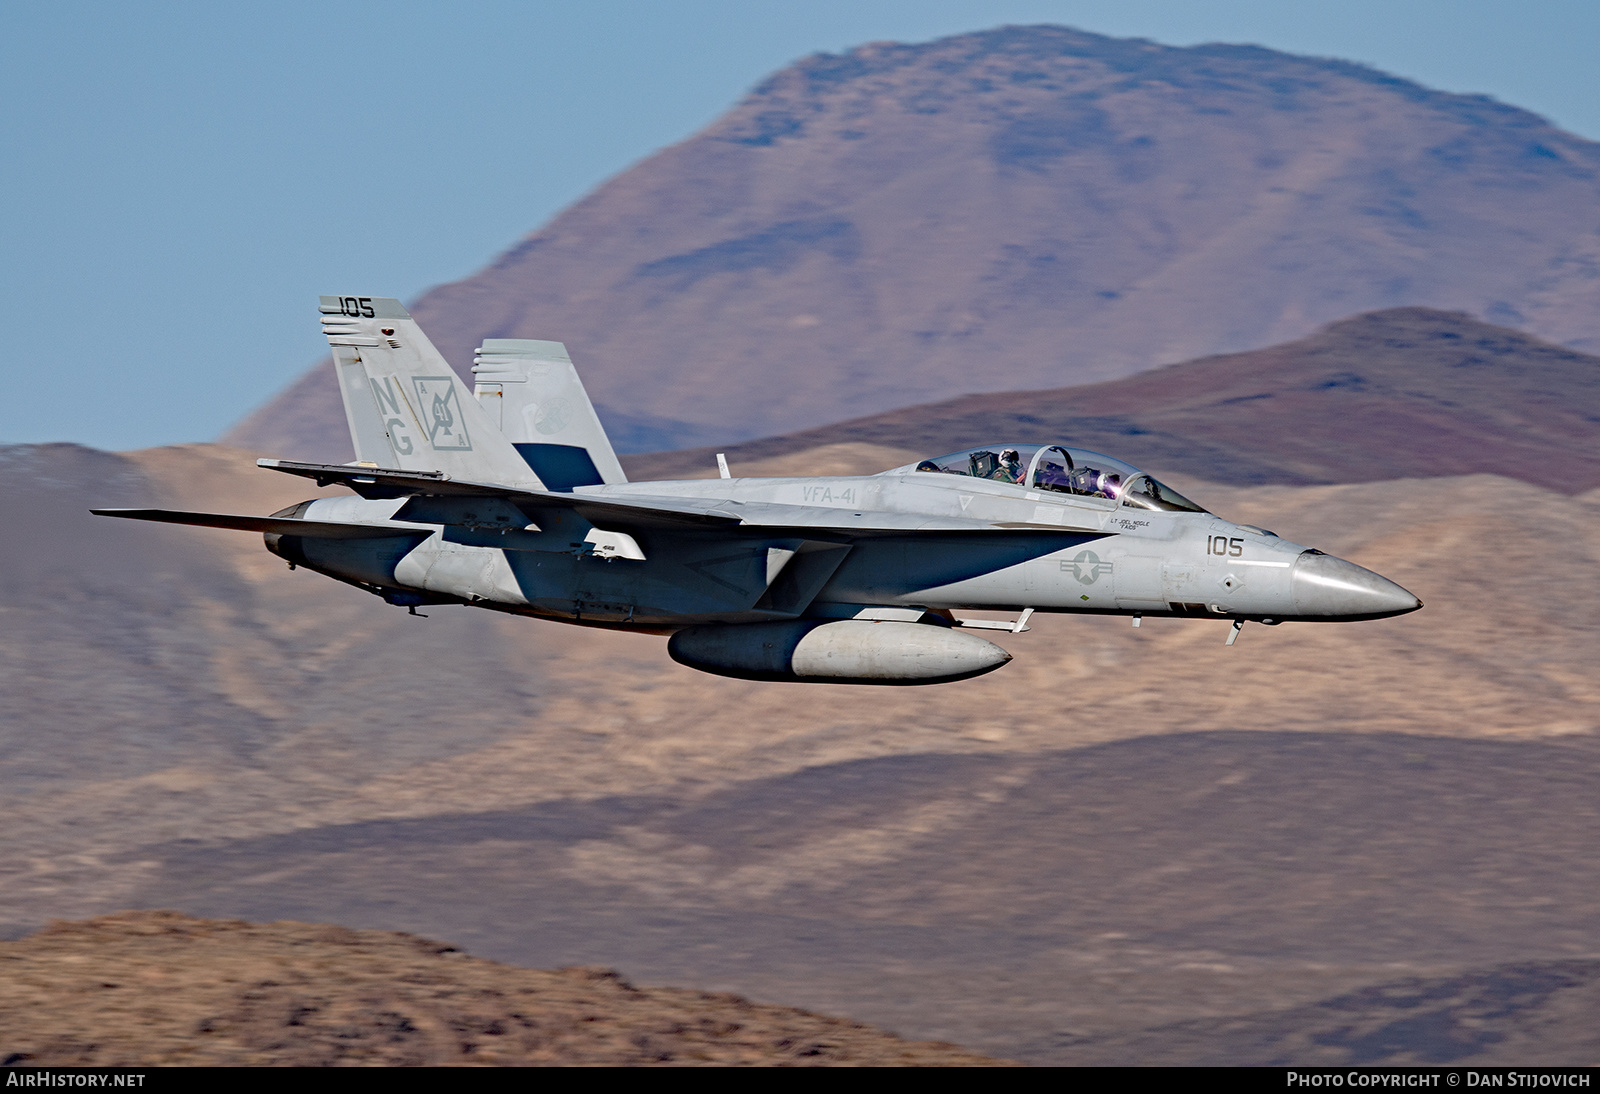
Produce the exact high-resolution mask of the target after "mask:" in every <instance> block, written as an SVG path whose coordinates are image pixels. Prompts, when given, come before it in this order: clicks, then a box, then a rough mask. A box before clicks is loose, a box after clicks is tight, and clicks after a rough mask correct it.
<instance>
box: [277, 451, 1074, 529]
mask: <svg viewBox="0 0 1600 1094" xmlns="http://www.w3.org/2000/svg"><path fill="white" fill-rule="evenodd" d="M256 465H257V466H259V467H264V468H267V469H269V470H272V471H282V472H284V473H285V474H290V475H299V476H302V477H304V478H308V479H315V480H316V482H317V485H318V486H329V485H332V484H334V483H338V484H340V485H342V486H347V487H349V488H350V489H351V490H354V491H355V492H356V493H357V494H360V495H361V496H362V497H364V498H403V497H418V498H427V497H442V498H451V497H457V498H460V497H477V498H500V499H504V500H505V501H508V502H510V503H511V504H513V505H515V506H516V507H517V508H518V509H521V510H523V511H524V512H526V513H528V514H529V516H530V517H532V519H534V520H535V521H536V520H537V519H538V518H537V516H536V515H535V514H537V512H538V510H540V509H571V510H574V511H576V512H577V513H578V515H579V516H581V517H583V518H584V519H585V520H588V521H589V522H590V523H592V524H596V525H606V524H612V525H616V524H620V525H622V526H624V527H626V526H628V525H656V526H660V525H668V526H678V527H683V526H685V525H688V526H695V527H701V528H704V527H705V526H707V525H713V526H717V525H720V526H723V527H730V526H743V527H746V528H762V529H771V530H773V531H777V530H780V529H793V530H796V531H805V532H808V533H821V532H832V533H835V534H838V535H843V536H866V535H895V534H905V533H911V532H947V533H948V532H966V533H975V534H994V533H996V532H1011V533H1013V534H1015V533H1017V532H1035V533H1039V534H1045V535H1063V534H1068V535H1078V536H1082V535H1084V534H1088V535H1091V536H1099V535H1104V534H1106V533H1102V532H1099V531H1098V530H1096V529H1084V528H1070V527H1065V526H1058V525H1044V524H1039V525H1035V524H1019V523H1015V522H1007V523H1003V524H996V523H992V522H989V521H982V520H970V519H967V518H965V517H938V516H931V515H928V514H922V513H889V512H883V511H881V510H871V509H869V510H863V511H862V512H860V513H856V512H853V511H851V510H849V509H838V508H832V507H827V506H813V505H780V504H777V503H772V502H743V501H735V500H732V499H724V498H685V497H668V496H663V495H659V494H624V493H619V492H609V491H608V492H607V493H606V494H604V495H595V494H589V493H578V492H573V493H565V492H561V493H558V492H554V491H548V490H528V489H523V488H520V487H514V486H498V485H495V484H493V483H480V482H465V481H463V480H460V479H452V478H450V477H449V476H448V475H444V474H442V473H441V472H438V471H401V470H397V469H393V468H384V467H359V466H355V467H353V466H351V465H349V464H323V463H296V462H294V461H292V460H257V461H256ZM404 512H405V511H404V510H402V514H403V513H404ZM397 516H400V517H401V519H406V518H405V517H404V516H402V515H401V514H397ZM410 519H414V520H417V521H419V522H422V523H432V521H430V520H429V519H428V517H427V516H425V515H423V514H421V513H418V514H417V515H416V516H414V517H412V518H410Z"/></svg>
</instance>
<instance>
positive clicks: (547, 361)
mask: <svg viewBox="0 0 1600 1094" xmlns="http://www.w3.org/2000/svg"><path fill="white" fill-rule="evenodd" d="M322 326H323V331H324V333H325V334H326V335H327V338H328V342H329V343H330V344H331V345H332V347H333V358H334V370H335V372H336V373H337V375H338V380H339V389H340V392H341V393H342V395H343V397H344V408H345V414H346V416H347V418H348V420H349V423H350V436H351V439H352V440H353V441H354V442H355V451H356V457H357V461H356V462H355V463H353V464H343V465H330V464H312V463H294V462H290V461H287V460H260V461H259V464H260V466H262V467H265V468H269V469H271V470H273V471H281V472H285V473H287V474H290V475H301V476H304V477H306V478H308V479H314V480H316V482H317V484H318V485H319V486H330V485H335V484H337V485H340V486H345V487H348V488H349V489H350V490H351V491H353V492H354V493H355V494H356V495H357V496H355V497H349V496H340V497H324V498H318V499H315V500H312V501H304V502H301V503H300V504H299V505H295V506H291V507H290V508H288V509H285V510H283V511H281V512H278V513H274V514H273V515H272V516H269V517H254V516H230V515H225V514H216V513H184V512H174V511H170V510H162V509H99V510H95V512H97V513H100V514H102V515H105V516H120V517H133V518H137V519H140V520H155V521H166V522H170V523H176V524H197V525H205V526H210V527H216V528H237V529H243V530H248V531H254V532H261V533H265V537H266V545H267V549H268V550H269V551H272V552H273V553H274V554H277V555H278V556H280V557H282V558H284V559H286V560H287V561H288V563H289V565H290V566H291V567H295V566H303V567H305V568H306V569H309V570H316V571H317V572H319V573H322V574H326V575H327V576H329V577H332V578H335V579H337V580H339V581H343V582H345V583H347V584H350V585H354V586H356V587H358V588H361V589H365V590H366V591H368V592H370V593H374V594H376V595H377V596H381V597H382V598H383V599H384V600H386V601H388V602H389V603H391V604H396V605H400V606H403V607H406V608H408V609H410V610H411V611H412V612H413V613H415V612H416V609H417V608H418V607H420V606H423V605H428V604H470V605H475V606H477V607H480V608H492V609H494V610H496V611H503V612H511V613H514V614H517V615H528V616H534V617H537V618H541V619H553V620H559V621H561V622H565V623H580V624H583V625H585V626H594V627H613V628H619V629H624V630H634V631H645V632H648V633H652V634H666V635H671V638H670V640H669V641H668V644H667V649H668V651H669V652H670V653H671V655H672V656H673V657H674V658H675V659H676V660H678V661H679V662H681V663H682V664H685V665H688V666H690V667H691V668H696V669H701V670H703V671H706V672H713V673H720V674H722V675H725V676H738V677H745V678H749V679H756V680H795V681H813V682H829V683H863V684H929V683H937V682H941V681H948V680H960V679H963V678H966V677H970V676H977V675H979V674H981V673H985V672H989V671H991V670H993V669H996V668H999V667H1000V666H1001V665H1003V664H1004V663H1005V662H1007V661H1009V660H1010V659H1011V657H1010V654H1008V653H1007V652H1006V651H1005V650H1003V649H1001V648H1000V647H999V646H997V645H994V644H993V643H991V642H988V641H986V640H984V639H982V638H980V637H978V636H977V635H975V634H973V633H971V630H972V629H973V628H990V629H991V632H992V631H993V630H1005V631H1011V632H1013V633H1015V632H1019V631H1022V630H1025V629H1027V628H1026V623H1027V620H1028V617H1029V616H1030V615H1031V614H1032V613H1034V612H1078V613H1086V614H1099V615H1105V614H1117V615H1127V616H1131V617H1132V618H1133V625H1134V626H1136V627H1137V626H1138V625H1139V623H1140V619H1141V617H1143V616H1182V617H1196V616H1204V617H1214V618H1217V619H1219V620H1229V621H1231V622H1232V628H1231V630H1230V631H1229V632H1228V639H1227V640H1228V644H1229V645H1231V644H1232V643H1233V641H1234V639H1235V638H1236V637H1237V636H1238V634H1239V628H1240V627H1241V626H1242V625H1243V624H1244V622H1245V621H1246V620H1254V621H1257V622H1260V623H1267V624H1277V623H1283V622H1289V621H1317V622H1326V621H1334V620H1358V619H1379V618H1382V617H1384V616H1391V615H1399V614H1401V613H1404V612H1409V611H1414V610H1416V609H1417V608H1419V607H1421V605H1420V603H1419V602H1418V601H1417V598H1416V597H1414V596H1412V595H1411V594H1410V593H1408V592H1406V590H1404V589H1402V588H1401V587H1400V586H1398V585H1396V584H1394V583H1393V582H1391V581H1389V580H1387V579H1385V578H1383V577H1380V576H1379V575H1377V574H1375V573H1372V572H1371V571H1370V570H1364V569H1362V568H1361V567H1360V566H1356V565H1353V564H1351V563H1349V562H1346V561H1344V560H1343V559H1339V558H1335V557H1333V556H1332V555H1326V554H1323V553H1322V552H1321V551H1317V550H1314V549H1311V548H1307V547H1303V546H1301V545H1300V544H1298V543H1290V542H1288V541H1287V540H1284V539H1280V538H1279V537H1278V536H1276V535H1274V534H1273V533H1271V532H1269V531H1266V530H1265V529H1263V528H1256V527H1252V526H1251V525H1247V524H1232V523H1229V522H1228V521H1226V520H1223V519H1222V518H1220V517H1217V516H1214V515H1212V514H1211V513H1208V512H1207V511H1206V510H1205V509H1203V508H1201V507H1200V506H1199V505H1197V504H1195V503H1194V502H1192V501H1190V500H1189V499H1188V498H1185V497H1184V496H1183V495H1181V494H1179V493H1178V492H1177V491H1176V490H1173V489H1172V488H1171V487H1169V486H1166V485H1165V484H1163V483H1161V482H1158V481H1156V479H1154V478H1153V477H1151V476H1150V475H1148V474H1145V473H1144V472H1141V471H1139V470H1138V469H1137V468H1134V467H1130V466H1129V465H1128V464H1126V463H1123V462H1121V461H1120V460H1116V459H1112V458H1111V457H1109V456H1102V455H1100V454H1099V453H1095V452H1086V451H1083V450H1081V449H1078V448H1074V447H1072V446H1071V445H1070V444H1015V443H1006V444H990V445H983V446H981V447H977V448H969V449H966V450H964V451H960V452H955V453H952V454H950V455H947V456H935V457H932V458H930V459H925V460H919V461H918V462H916V463H912V464H907V465H906V466H904V467H897V468H894V469H893V470H891V471H885V472H883V473H882V474H878V475H867V476H860V477H837V478H834V477H824V478H777V479H737V478H730V477H728V472H727V468H726V464H725V463H724V462H723V461H722V460H721V458H720V457H719V463H722V477H721V478H717V479H695V480H685V481H677V482H647V483H639V482H629V481H628V480H627V478H626V476H624V475H623V473H622V467H621V465H620V464H619V463H618V462H617V457H616V455H615V453H614V452H613V451H612V448H611V443H610V441H608V440H607V439H606V435H605V431H604V430H603V429H602V428H601V426H600V421H599V419H598V418H597V417H596V415H595V412H594V408H593V406H592V405H591V404H590V402H589V397H588V395H587V394H586V393H585V392H584V389H583V385H582V383H581V382H580V381H579V379H578V375H577V373H576V372H575V371H574V369H573V367H572V362H571V360H570V359H569V358H568V356H567V351H566V349H565V347H563V346H562V345H561V344H560V343H559V342H540V341H528V340H522V339H491V340H487V341H485V342H484V343H483V345H482V346H481V347H480V348H479V349H478V352H477V358H476V363H475V364H474V365H473V369H472V371H473V373H474V375H475V378H476V385H475V390H474V391H471V392H469V391H468V390H467V388H466V386H465V384H463V383H462V381H461V380H460V379H459V378H458V377H457V376H456V375H455V373H454V372H453V371H452V370H451V368H450V367H449V365H448V364H447V363H446V362H445V360H444V358H443V357H442V356H441V355H440V354H439V352H438V351H437V350H436V349H434V347H433V345H432V344H431V343H430V342H429V341H428V339H427V337H426V336H425V335H424V334H423V333H422V330H421V329H420V328H419V327H418V326H417V324H416V322H415V321H413V320H412V318H411V316H410V315H408V314H407V313H406V311H405V309H404V308H402V307H401V306H400V303H399V302H398V301H396V300H388V299H383V298H379V297H365V296H325V297H323V298H322ZM973 609H979V610H1000V611H1005V612H1012V613H1018V614H1017V617H1016V618H1015V619H1014V620H1013V621H1011V622H1002V621H996V620H978V619H963V618H958V617H957V616H956V615H954V612H957V611H963V610H973Z"/></svg>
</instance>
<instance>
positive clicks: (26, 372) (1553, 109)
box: [0, 0, 1600, 455]
mask: <svg viewBox="0 0 1600 1094" xmlns="http://www.w3.org/2000/svg"><path fill="white" fill-rule="evenodd" d="M1005 23H1060V24H1065V25H1069V26H1076V27H1080V28H1082V29H1085V30H1091V31H1095V32H1098V33H1102V34H1111V35H1118V36H1138V37H1145V38H1151V39H1154V40H1156V41H1159V42H1164V43H1167V44H1170V45H1192V44H1195V43H1198V42H1210V41H1225V42H1253V43H1257V44H1260V45H1265V46H1270V47H1272V48H1275V49H1282V50H1286V51H1289V52H1295V53H1310V54H1317V55H1321V56H1333V57H1343V58H1347V59H1350V60H1355V61H1361V62H1363V63H1366V64H1370V65H1373V66H1375V67H1377V68H1381V69H1384V70H1386V71H1389V72H1392V73H1395V74H1397V75H1401V76H1405V77H1408V78H1411V79H1414V80H1417V81H1419V82H1421V83H1424V84H1427V85H1429V86H1432V87H1437V88H1442V89H1445V90H1450V91H1470V92H1480V93H1484V94H1489V95H1493V96H1495V97H1496V98H1498V99H1501V100H1504V101H1506V102H1510V103H1514V104H1516V105H1518V106H1522V107H1526V108H1528V109H1531V110H1534V111H1537V112H1539V113H1541V114H1544V115H1545V116H1546V117H1549V118H1551V119H1552V120H1554V121H1555V122H1556V123H1557V124H1559V125H1562V126H1563V127H1565V128H1567V129H1569V130H1571V131H1573V132H1575V133H1578V134H1580V135H1582V136H1585V137H1589V138H1591V139H1600V96H1597V95H1596V94H1595V90H1596V88H1595V77H1594V76H1593V74H1592V73H1593V69H1594V65H1595V60H1594V58H1595V56H1596V54H1597V52H1600V51H1597V49H1596V47H1597V46H1600V4H1596V3H1594V2H1593V0H1586V2H1581V3H1580V2H1569V0H1521V2H1520V3H1509V2H1499V0H1494V2H1490V0H1453V2H1435V0H1384V2H1369V0H1340V2H1338V3H1333V2H1321V3H1312V2H1307V0H1273V2H1253V0H1248V2H1247V0H1119V2H1118V3H1116V4H1107V3H1104V2H1100V3H1084V2H1077V0H1053V2H1052V0H1015V2H1010V0H986V2H983V3H974V2H966V0H919V2H911V0H796V2H789V0H743V2H738V3H732V2H726V0H655V2H641V0H584V2H576V0H574V2H561V3H541V2H533V0H525V2H522V3H504V2H487V0H485V2H470V0H463V2H456V3H451V4H448V5H446V4H421V3H403V2H400V3H382V4H380V3H340V2H321V3H299V2H293V0H275V2H273V3H270V4H266V3H262V4H255V3H230V4H216V3H151V4H147V5H130V4H126V3H74V2H71V0H55V2H49V3H45V2H32V0H0V103H4V104H5V105H4V108H3V110H0V201H3V209H4V211H5V212H4V216H3V217H0V260H3V261H0V289H3V291H0V309H3V311H0V324H3V325H0V331H3V335H4V337H3V341H0V369H3V370H4V376H5V379H6V382H7V390H8V392H9V393H10V398H7V399H4V400H0V443H15V442H31V441H58V440H70V441H78V442H82V443H85V444H92V445H95V446H97V447H101V448H112V449H126V448H136V447H143V446H146V445H154V444H168V443H176V442H182V441H199V440H209V439H212V438H214V437H215V436H216V435H217V434H219V433H221V432H222V431H223V430H225V429H226V428H227V427H228V426H229V425H231V424H232V423H233V422H234V421H236V420H238V419H239V418H241V417H243V416H244V415H245V414H246V413H248V412H249V411H250V410H251V409H253V408H254V407H255V406H257V405H259V404H260V403H261V402H263V401H264V400H266V399H267V398H269V397H270V396H271V395H272V394H273V393H275V392H276V391H278V390H279V389H280V388H282V387H283V386H284V385H285V384H287V383H288V382H289V381H290V380H292V379H293V378H294V377H295V376H297V375H299V374H300V373H301V372H302V371H304V370H305V369H306V368H307V367H308V366H309V365H310V364H311V363H312V362H313V361H314V360H315V359H316V358H317V357H318V356H319V355H320V353H321V352H322V351H323V349H324V347H323V345H322V342H321V338H320V336H319V334H318V328H317V323H316V318H315V303H316V302H315V296H316V295H317V294H318V293H319V292H339V291H358V290H359V291H362V292H371V293H374V294H383V295H397V296H400V297H402V298H405V299H410V298H414V297H415V296H417V295H419V294H420V293H421V292H422V291H423V290H425V289H427V288H428V287H429V286H431V285H435V284H438V283H439V282H442V281H449V280H452V279H454V278H458V277H461V276H463V275H465V274H468V273H470V272H472V271H473V270H475V269H477V268H478V267H480V266H482V265H483V264H484V263H486V262H487V261H488V260H489V259H490V258H492V257H493V256H494V255H495V254H496V253H497V252H498V251H500V250H502V249H504V248H505V247H507V246H509V245H510V244H511V243H512V242H514V241H515V240H516V239H517V238H518V237H520V236H521V235H523V234H525V233H526V232H528V231H530V230H532V229H534V228H536V227H538V226H539V225H540V224H542V223H544V222H545V221H547V220H549V219H550V217H552V216H553V215H555V214H556V213H557V212H559V211H560V210H561V209H562V208H563V207H565V206H567V205H569V204H571V203H572V202H573V201H575V200H577V199H578V198H579V197H581V196H582V195H583V194H584V193H586V192H587V191H588V190H590V189H591V188H593V187H594V186H595V185H596V184H598V183H600V182H601V181H603V180H604V179H606V178H608V177H610V176H612V175H614V174H616V173H618V172H619V171H622V170H624V169H626V168H627V167H628V166H629V165H630V164H632V163H634V162H636V161H638V160H639V159H642V158H643V157H645V156H647V155H649V154H650V153H651V152H652V151H654V150H656V149H658V148H660V147H662V146H664V145H667V144H671V143H673V142H675V141H677V140H680V139H682V138H683V137H685V136H687V135H689V134H690V133H692V132H694V131H695V130H696V129H698V128H700V127H701V126H703V125H705V124H706V123H707V122H709V121H710V120H711V119H713V118H714V117H716V116H717V115H718V114H720V113H721V112H722V111H723V110H725V109H727V108H728V107H729V106H730V105H731V104H732V103H733V102H734V101H735V100H736V99H737V98H738V97H739V96H740V95H741V94H743V93H744V91H745V90H746V89H748V88H749V87H750V86H751V85H753V84H754V83H756V82H757V81H758V80H759V79H760V78H761V77H762V76H764V75H766V74H767V73H769V72H771V71H772V70H774V69H776V68H778V67H780V66H782V65H784V64H787V63H788V62H790V61H792V60H794V59H796V58H798V57H802V56H804V55H806V54H808V53H814V52H817V51H838V50H842V49H848V48H849V47H851V46H854V45H858V44H860V43H862V42H868V41H877V40H885V39H896V40H900V41H924V40H927V39H929V38H936V37H940V36H942V35H946V34H953V33H959V32H962V31H968V30H979V29H983V28H986V27H992V26H999V25H1001V24H1005ZM285 455H287V453H286V454H285Z"/></svg>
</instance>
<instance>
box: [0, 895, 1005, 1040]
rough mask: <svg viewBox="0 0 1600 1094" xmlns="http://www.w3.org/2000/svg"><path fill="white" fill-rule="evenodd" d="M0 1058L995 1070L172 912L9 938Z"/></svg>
mask: <svg viewBox="0 0 1600 1094" xmlns="http://www.w3.org/2000/svg"><path fill="white" fill-rule="evenodd" d="M0 1060H3V1061H4V1063H5V1064H7V1065H10V1064H23V1065H26V1066H30V1067H37V1066H46V1067H49V1066H55V1067H62V1066H67V1067H84V1066H94V1067H107V1066H111V1067H136V1066H141V1065H145V1066H148V1065H156V1066H160V1065H172V1064H206V1065H213V1066H215V1065H223V1066H240V1065H245V1066H260V1065H263V1064H280V1065H292V1066H302V1067H303V1066H312V1067H316V1066H327V1065H331V1064H367V1065H373V1064H378V1065H385V1064H386V1065H394V1064H410V1065H435V1066H438V1065H445V1064H448V1065H455V1066H459V1065H462V1064H480V1065H481V1064H500V1065H522V1066H526V1065H529V1064H543V1065H558V1066H560V1065H564V1066H572V1065H579V1064H587V1065H596V1064H604V1065H613V1066H615V1065H640V1064H691V1065H692V1064H701V1065H704V1064H724V1065H742V1066H750V1065H757V1064H779V1065H783V1064H788V1065H812V1066H815V1065H826V1064H854V1065H866V1066H878V1067H882V1066H885V1065H889V1066H893V1065H919V1064H920V1065H933V1066H940V1067H949V1066H960V1065H973V1064H980V1065H981V1064H995V1063H999V1062H1000V1061H998V1060H994V1059H991V1058H989V1057H985V1056H979V1055H977V1054H976V1053H971V1052H964V1051H962V1050H961V1049H958V1048H956V1047H955V1046H954V1045H946V1044H935V1043H928V1042H914V1041H902V1040H901V1039H900V1038H898V1037H895V1036H893V1035H892V1034H887V1033H884V1032H882V1031H880V1030H876V1029H873V1028H871V1027H870V1026H864V1025H862V1024H860V1023H858V1022H850V1021H846V1020H844V1019H840V1018H829V1017H825V1016H823V1015H820V1014H811V1013H808V1012H806V1011H802V1010H795V1009H793V1008H792V1007H774V1006H761V1005H759V1004H756V1003H752V1002H750V1001H749V1000H748V999H743V998H740V997H739V996H737V995H728V994H722V993H715V992H698V991H683V990H680V989H674V988H636V987H634V986H633V985H632V984H629V983H628V982H627V981H625V980H623V979H622V978H621V977H620V976H618V975H617V974H616V973H615V972H612V971H610V970H608V969H584V968H574V969H560V970H555V971H540V970H533V969H518V968H512V967H510V966H508V965H501V964H497V963H495V962H493V961H484V960H482V959H481V958H476V957H469V956H468V955H466V954H464V953H462V952H461V951H460V950H458V949H456V948H455V947H454V946H450V945H448V944H445V943H441V942H430V941H429V940H427V939H424V938H417V937H415V936H413V935H406V934H399V933H395V932H388V931H352V930H346V929H345V928H342V927H332V926H326V925H319V924H307V923H271V924H254V923H245V922H241V921H239V920H231V921H217V920H204V919H194V918H192V917H189V916H183V915H178V914H176V913H173V912H124V913H121V914H119V915H110V916H103V917H101V918H98V919H93V920H90V921H88V922H85V923H55V924H52V925H51V926H49V927H48V928H46V929H45V930H43V931H41V932H39V933H38V934H35V935H33V936H31V937H29V938H25V939H23V940H21V941H19V942H7V943H0Z"/></svg>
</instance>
